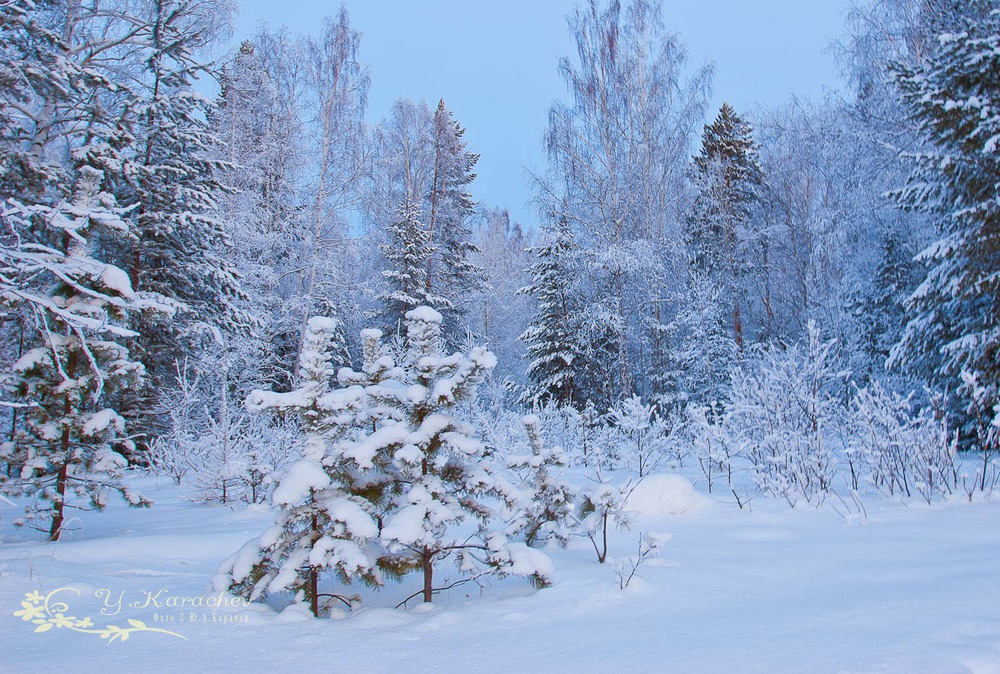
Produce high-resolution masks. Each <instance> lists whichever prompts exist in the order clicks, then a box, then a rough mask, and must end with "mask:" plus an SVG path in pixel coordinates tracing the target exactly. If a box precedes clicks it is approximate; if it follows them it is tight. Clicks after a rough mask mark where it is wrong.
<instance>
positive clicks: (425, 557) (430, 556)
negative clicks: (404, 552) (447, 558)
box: [421, 548, 434, 604]
mask: <svg viewBox="0 0 1000 674" xmlns="http://www.w3.org/2000/svg"><path fill="white" fill-rule="evenodd" d="M421 562H422V563H423V567H424V601H425V602H427V603H428V604H429V603H431V599H432V598H433V590H434V553H433V552H431V551H430V550H428V549H427V548H424V552H423V554H422V556H421Z"/></svg>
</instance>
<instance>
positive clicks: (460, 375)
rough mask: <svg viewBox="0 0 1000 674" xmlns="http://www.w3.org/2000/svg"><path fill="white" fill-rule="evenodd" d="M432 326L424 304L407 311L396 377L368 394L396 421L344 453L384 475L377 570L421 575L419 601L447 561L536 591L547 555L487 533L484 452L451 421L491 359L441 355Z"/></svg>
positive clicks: (467, 427) (494, 487) (489, 513)
mask: <svg viewBox="0 0 1000 674" xmlns="http://www.w3.org/2000/svg"><path fill="white" fill-rule="evenodd" d="M442 320H443V319H442V316H441V314H439V313H438V312H436V311H434V310H433V309H431V308H430V307H426V306H424V307H418V308H416V309H414V310H412V311H410V312H407V314H406V321H407V324H406V327H407V332H406V339H407V342H406V356H405V362H404V363H403V376H402V378H401V379H400V380H398V381H397V382H394V384H395V385H391V386H390V385H387V384H386V385H382V386H379V387H374V388H373V389H372V390H371V394H372V395H373V396H374V398H375V400H377V401H379V403H380V405H381V406H382V407H384V408H386V409H388V410H391V411H392V417H394V418H395V419H397V420H398V421H396V423H385V424H383V425H381V426H380V427H379V428H378V429H377V430H375V431H374V432H373V433H371V434H370V435H369V436H368V437H367V438H366V439H365V440H364V441H363V442H362V443H360V444H359V445H357V446H356V447H355V448H354V449H353V450H352V451H351V454H352V456H355V457H358V458H359V460H360V461H361V462H362V463H365V462H370V465H373V466H379V467H380V469H381V471H382V472H383V474H384V478H383V480H384V485H385V490H386V494H387V495H388V497H389V501H388V503H387V507H386V511H385V514H384V515H383V518H382V519H383V526H382V530H381V540H382V542H383V543H384V544H385V545H386V547H387V550H388V554H387V555H385V556H383V557H382V558H381V559H380V566H382V567H383V568H386V569H387V570H389V571H391V572H393V573H396V574H401V573H404V572H407V571H410V570H419V571H421V572H422V575H423V587H422V589H421V591H420V592H419V593H417V594H419V595H421V596H422V597H423V600H424V601H425V602H429V601H431V600H432V598H433V595H434V593H435V592H436V591H438V588H435V587H434V567H435V565H436V564H438V563H440V562H441V561H443V560H444V559H446V558H448V557H452V556H454V557H455V558H456V560H457V566H458V568H459V570H460V572H461V573H462V574H463V575H466V576H470V577H478V576H479V575H482V574H484V573H498V574H501V575H504V574H509V573H513V574H517V575H525V576H530V577H532V578H533V579H534V581H535V582H536V583H538V584H546V583H547V582H548V581H547V576H548V574H549V573H550V570H551V563H550V562H549V560H548V558H547V557H545V556H544V555H541V553H538V552H536V551H532V550H530V549H528V548H527V546H525V544H523V543H512V542H510V541H508V540H507V538H506V536H505V535H504V534H503V533H502V532H501V531H496V530H492V529H491V525H492V524H493V519H494V518H495V514H494V513H493V510H492V508H491V507H490V498H489V497H490V496H497V495H499V494H500V493H501V491H500V490H499V488H498V483H497V479H496V478H495V477H494V475H493V469H492V468H491V465H490V461H489V460H488V457H487V450H486V446H485V445H484V444H483V443H482V442H480V441H479V440H478V439H477V438H475V437H474V435H473V432H474V429H473V427H472V425H471V424H468V423H466V422H464V421H462V420H460V419H459V418H458V417H457V416H456V412H457V411H458V409H459V406H460V405H461V404H462V403H463V402H464V401H467V400H469V399H471V398H472V397H473V396H474V395H475V389H476V386H477V384H478V383H479V382H480V381H481V380H482V378H483V377H484V376H485V375H486V374H487V373H488V372H489V371H490V370H491V369H492V368H493V367H494V366H495V365H496V359H495V357H494V356H493V354H492V353H490V352H489V351H487V350H486V349H485V348H483V347H475V348H473V349H472V350H471V352H470V353H469V354H468V355H466V354H462V353H455V354H452V355H450V356H445V355H444V354H443V353H442V351H441V348H442V337H441V323H442ZM470 519H471V520H472V522H473V523H475V524H477V525H478V526H477V531H476V533H475V534H472V535H470V531H469V528H468V527H467V526H466V525H465V523H466V522H468V521H469V520H470Z"/></svg>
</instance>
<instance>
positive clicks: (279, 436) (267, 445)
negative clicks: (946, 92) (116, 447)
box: [146, 361, 296, 503]
mask: <svg viewBox="0 0 1000 674" xmlns="http://www.w3.org/2000/svg"><path fill="white" fill-rule="evenodd" d="M175 368H176V375H175V385H174V387H173V389H172V390H170V391H167V392H164V393H163V394H162V396H161V405H160V410H159V414H158V416H160V417H161V418H163V419H164V420H165V430H164V432H163V433H161V434H160V436H159V437H157V438H155V439H154V440H153V441H152V442H151V443H150V445H149V450H148V452H147V454H146V459H147V460H148V462H149V466H150V468H151V469H152V470H153V472H155V473H157V474H160V475H169V476H170V477H171V478H173V480H174V481H175V482H176V483H177V484H180V483H181V481H182V480H186V481H188V482H190V484H191V485H192V486H193V491H192V496H193V498H194V499H195V500H198V501H204V502H219V503H235V502H239V501H244V502H247V503H261V502H263V500H264V498H265V496H266V491H267V489H268V487H269V486H270V484H271V481H272V475H273V474H274V472H275V471H276V470H277V469H278V468H280V467H281V466H283V465H284V463H285V462H286V461H287V460H288V457H289V454H290V452H291V444H292V443H293V442H294V435H295V433H296V429H295V428H294V424H289V423H284V422H282V420H280V419H275V420H272V419H268V418H267V417H266V416H264V415H251V414H247V412H246V410H244V409H240V408H239V407H237V406H236V404H235V402H234V401H233V400H232V399H231V396H230V394H229V388H228V382H227V381H226V380H225V379H221V380H214V381H213V380H211V379H209V378H207V377H204V376H203V375H204V374H205V373H204V372H202V371H201V370H200V368H197V367H195V366H194V365H191V364H190V363H189V362H187V361H185V362H184V363H183V364H181V363H177V364H175Z"/></svg>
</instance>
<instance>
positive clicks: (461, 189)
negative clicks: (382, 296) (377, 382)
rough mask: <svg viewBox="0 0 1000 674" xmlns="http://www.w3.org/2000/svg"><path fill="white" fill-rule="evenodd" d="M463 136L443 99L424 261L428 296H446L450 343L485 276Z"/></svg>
mask: <svg viewBox="0 0 1000 674" xmlns="http://www.w3.org/2000/svg"><path fill="white" fill-rule="evenodd" d="M464 135H465V129H464V128H462V126H461V125H460V124H459V123H458V121H457V120H455V119H454V117H453V115H452V112H451V110H449V109H448V108H447V107H445V104H444V99H441V100H440V101H439V102H438V106H437V109H436V110H435V111H434V120H433V123H432V126H431V139H432V142H433V144H434V152H433V165H432V170H431V184H430V189H429V191H428V194H427V197H426V200H427V214H428V215H427V228H428V231H429V233H430V237H431V244H432V245H433V246H434V251H433V252H432V255H431V258H430V259H428V261H427V278H426V284H427V290H426V292H427V294H428V295H431V294H434V295H441V296H443V297H445V298H447V302H445V303H441V305H440V309H441V314H442V316H443V317H444V325H443V334H444V336H445V339H446V341H447V342H448V343H449V344H456V343H457V342H458V341H459V340H460V338H461V333H460V330H459V321H460V320H461V318H462V316H463V315H464V314H465V313H466V310H467V307H466V304H467V301H468V299H469V298H471V297H473V296H474V295H475V294H476V293H477V292H478V291H479V290H481V289H482V288H483V285H484V272H483V270H482V268H480V267H479V266H477V265H476V264H475V262H474V256H475V254H476V253H478V252H479V251H478V249H477V248H476V245H475V244H474V243H473V242H472V232H471V230H470V229H469V218H470V217H471V216H472V213H473V210H474V208H475V202H473V201H472V195H471V194H469V192H468V189H469V185H470V184H471V183H472V181H474V180H475V179H476V174H475V171H474V169H475V166H476V162H477V161H479V155H478V154H475V153H473V152H469V151H468V143H467V142H466V141H465V139H464V138H463V136H464ZM435 267H437V269H435Z"/></svg>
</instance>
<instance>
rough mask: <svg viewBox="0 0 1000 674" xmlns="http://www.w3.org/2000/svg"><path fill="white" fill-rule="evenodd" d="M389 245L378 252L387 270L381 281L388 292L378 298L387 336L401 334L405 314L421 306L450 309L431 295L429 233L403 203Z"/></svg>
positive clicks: (414, 209)
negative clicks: (381, 305)
mask: <svg viewBox="0 0 1000 674" xmlns="http://www.w3.org/2000/svg"><path fill="white" fill-rule="evenodd" d="M387 235H388V241H387V242H386V244H385V245H384V246H382V248H381V253H382V258H383V260H384V261H385V266H386V269H385V270H384V271H383V272H382V277H383V278H384V279H385V280H386V282H387V283H388V286H389V287H388V290H387V291H386V292H385V293H384V294H383V295H382V296H381V298H380V300H381V302H382V304H383V323H384V324H385V326H386V328H387V329H388V331H389V332H390V334H393V333H395V334H400V333H402V331H403V323H404V317H405V316H406V312H408V311H410V310H411V309H416V308H417V307H419V306H421V305H424V304H426V305H428V306H433V307H438V308H451V306H452V305H451V303H450V302H449V301H448V300H447V299H446V298H444V297H441V296H438V295H432V294H431V293H430V286H429V285H428V283H427V269H428V266H429V265H430V263H431V257H432V256H433V254H434V252H435V250H436V249H435V247H434V245H433V244H432V243H431V236H430V232H429V231H428V230H427V229H426V228H425V227H424V224H423V223H422V222H421V221H420V208H419V206H417V205H416V204H414V203H412V202H409V201H405V202H403V203H401V204H400V205H399V209H398V211H397V213H396V218H395V219H394V220H393V222H392V224H391V225H390V226H389V229H388V231H387Z"/></svg>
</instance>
